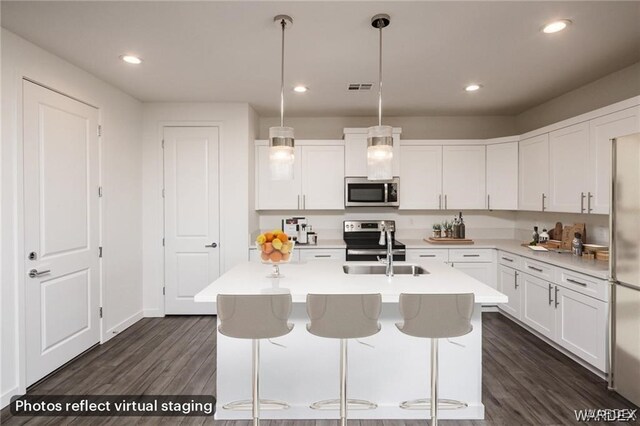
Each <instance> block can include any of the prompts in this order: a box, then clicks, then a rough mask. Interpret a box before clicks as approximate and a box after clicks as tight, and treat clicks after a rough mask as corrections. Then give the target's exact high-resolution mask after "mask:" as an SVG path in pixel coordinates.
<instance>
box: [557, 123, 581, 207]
mask: <svg viewBox="0 0 640 426" xmlns="http://www.w3.org/2000/svg"><path fill="white" fill-rule="evenodd" d="M588 164H589V123H588V122H584V123H578V124H575V125H573V126H569V127H565V128H563V129H559V130H556V131H553V132H551V133H549V172H550V174H549V184H550V185H549V204H548V209H549V210H550V211H553V212H568V213H586V211H587V200H586V197H587V192H588V182H587V180H586V179H585V174H588V173H589V168H588V167H585V166H587V165H588Z"/></svg>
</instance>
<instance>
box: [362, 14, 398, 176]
mask: <svg viewBox="0 0 640 426" xmlns="http://www.w3.org/2000/svg"><path fill="white" fill-rule="evenodd" d="M390 22H391V18H390V17H389V15H387V14H384V13H381V14H378V15H375V16H374V17H373V18H371V25H372V26H373V27H374V28H377V29H378V32H379V34H380V46H379V61H378V80H379V82H378V125H377V126H373V127H369V129H368V132H367V179H369V180H388V179H392V178H393V128H392V127H391V126H383V125H382V29H383V28H386V27H387V26H389V23H390Z"/></svg>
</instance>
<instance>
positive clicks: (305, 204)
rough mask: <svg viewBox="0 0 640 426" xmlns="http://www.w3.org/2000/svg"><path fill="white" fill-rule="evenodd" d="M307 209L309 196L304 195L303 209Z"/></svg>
mask: <svg viewBox="0 0 640 426" xmlns="http://www.w3.org/2000/svg"><path fill="white" fill-rule="evenodd" d="M306 208H307V196H306V195H305V194H302V209H303V210H304V209H306Z"/></svg>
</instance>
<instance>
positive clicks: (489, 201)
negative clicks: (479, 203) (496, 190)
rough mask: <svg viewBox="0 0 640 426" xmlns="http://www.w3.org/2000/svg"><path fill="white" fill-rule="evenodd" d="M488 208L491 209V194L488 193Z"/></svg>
mask: <svg viewBox="0 0 640 426" xmlns="http://www.w3.org/2000/svg"><path fill="white" fill-rule="evenodd" d="M487 210H491V195H489V194H487Z"/></svg>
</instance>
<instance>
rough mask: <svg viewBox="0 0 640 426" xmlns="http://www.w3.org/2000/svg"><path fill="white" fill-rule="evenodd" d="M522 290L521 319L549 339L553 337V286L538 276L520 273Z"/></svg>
mask: <svg viewBox="0 0 640 426" xmlns="http://www.w3.org/2000/svg"><path fill="white" fill-rule="evenodd" d="M520 277H522V287H523V290H524V309H523V310H522V321H523V322H524V323H525V324H527V325H528V326H529V327H531V328H533V329H534V330H536V331H537V332H539V333H541V334H543V335H545V336H546V337H548V338H550V339H554V338H555V328H556V324H555V315H556V313H555V307H554V301H553V300H554V299H553V298H554V289H555V286H553V285H551V284H550V283H548V282H547V281H544V280H541V279H540V278H536V277H532V276H531V275H528V274H520Z"/></svg>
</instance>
